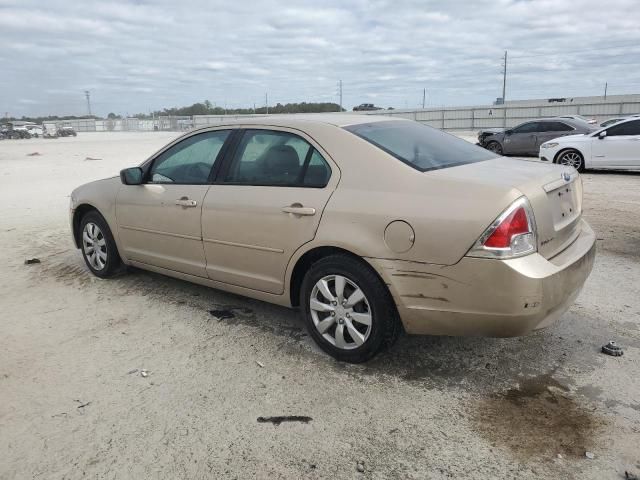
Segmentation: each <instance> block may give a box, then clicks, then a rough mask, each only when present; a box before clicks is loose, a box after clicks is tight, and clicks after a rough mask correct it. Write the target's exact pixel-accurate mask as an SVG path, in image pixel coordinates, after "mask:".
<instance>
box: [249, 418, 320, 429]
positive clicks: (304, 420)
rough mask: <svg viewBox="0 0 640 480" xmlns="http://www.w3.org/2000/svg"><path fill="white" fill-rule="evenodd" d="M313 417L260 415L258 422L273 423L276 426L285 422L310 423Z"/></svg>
mask: <svg viewBox="0 0 640 480" xmlns="http://www.w3.org/2000/svg"><path fill="white" fill-rule="evenodd" d="M311 420H313V418H311V417H305V416H302V415H283V416H277V417H258V423H273V424H274V425H275V426H276V427H277V426H278V425H280V424H281V423H283V422H302V423H309V422H310V421H311Z"/></svg>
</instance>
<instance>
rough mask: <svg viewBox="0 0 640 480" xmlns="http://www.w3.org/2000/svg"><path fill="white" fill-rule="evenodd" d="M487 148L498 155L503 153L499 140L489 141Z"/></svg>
mask: <svg viewBox="0 0 640 480" xmlns="http://www.w3.org/2000/svg"><path fill="white" fill-rule="evenodd" d="M487 150H489V151H491V152H493V153H497V154H498V155H502V145H500V144H499V143H498V142H489V143H488V144H487Z"/></svg>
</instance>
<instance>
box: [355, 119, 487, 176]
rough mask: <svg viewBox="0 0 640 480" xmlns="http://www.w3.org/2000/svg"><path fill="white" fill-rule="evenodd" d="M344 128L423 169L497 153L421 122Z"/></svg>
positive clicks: (482, 158)
mask: <svg viewBox="0 0 640 480" xmlns="http://www.w3.org/2000/svg"><path fill="white" fill-rule="evenodd" d="M344 128H345V130H348V131H350V132H351V133H354V134H355V135H358V136H359V137H362V138H363V139H365V140H366V141H368V142H369V143H371V144H373V145H375V146H376V147H378V148H380V149H382V150H384V151H385V152H387V153H389V154H391V155H393V156H394V157H396V158H397V159H398V160H401V161H403V162H404V163H406V164H408V165H411V166H412V167H413V168H415V169H417V170H420V171H421V172H426V171H427V170H437V169H439V168H447V167H455V166H457V165H465V164H467V163H475V162H482V161H484V160H490V159H492V158H496V154H495V153H492V152H490V151H488V150H485V149H484V148H481V147H478V146H476V145H473V144H472V143H470V142H467V141H466V140H462V139H461V138H458V137H456V136H454V135H450V134H448V133H445V132H443V131H441V130H438V129H436V128H433V127H428V126H426V125H423V124H421V123H418V122H412V121H395V120H391V121H387V122H375V123H362V124H359V125H350V126H348V127H344Z"/></svg>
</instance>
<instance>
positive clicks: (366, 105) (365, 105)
mask: <svg viewBox="0 0 640 480" xmlns="http://www.w3.org/2000/svg"><path fill="white" fill-rule="evenodd" d="M372 110H382V107H376V106H375V105H374V104H373V103H361V104H360V105H358V106H357V107H353V111H354V112H367V111H372Z"/></svg>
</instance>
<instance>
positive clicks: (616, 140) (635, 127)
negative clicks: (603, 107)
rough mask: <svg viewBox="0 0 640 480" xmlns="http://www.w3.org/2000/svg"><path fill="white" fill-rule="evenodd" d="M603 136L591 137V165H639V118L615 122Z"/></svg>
mask: <svg viewBox="0 0 640 480" xmlns="http://www.w3.org/2000/svg"><path fill="white" fill-rule="evenodd" d="M606 132H607V135H606V136H605V137H603V138H600V137H598V136H595V137H593V140H592V143H591V151H592V159H593V166H594V167H598V166H606V167H618V168H629V167H640V119H639V120H631V121H627V122H623V123H616V124H615V125H612V126H610V127H609V128H607V130H606Z"/></svg>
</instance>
